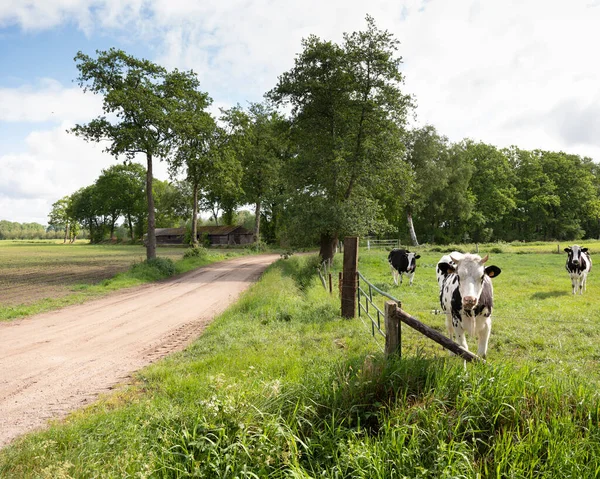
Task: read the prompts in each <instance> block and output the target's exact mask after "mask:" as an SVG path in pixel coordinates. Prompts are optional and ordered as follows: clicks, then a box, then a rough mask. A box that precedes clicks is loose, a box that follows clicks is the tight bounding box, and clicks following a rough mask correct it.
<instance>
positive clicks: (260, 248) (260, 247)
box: [248, 241, 267, 253]
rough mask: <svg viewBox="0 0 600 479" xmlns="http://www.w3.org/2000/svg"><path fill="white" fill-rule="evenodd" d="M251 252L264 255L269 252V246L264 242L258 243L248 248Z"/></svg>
mask: <svg viewBox="0 0 600 479" xmlns="http://www.w3.org/2000/svg"><path fill="white" fill-rule="evenodd" d="M248 249H249V250H250V251H254V252H255V253H264V252H265V251H267V244H266V243H263V242H262V241H257V242H256V243H252V244H251V245H249V246H248Z"/></svg>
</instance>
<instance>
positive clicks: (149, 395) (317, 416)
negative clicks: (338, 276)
mask: <svg viewBox="0 0 600 479" xmlns="http://www.w3.org/2000/svg"><path fill="white" fill-rule="evenodd" d="M385 256H386V254H385V252H381V251H379V252H368V254H366V253H365V252H361V256H360V260H359V265H360V268H361V271H365V272H366V275H367V277H371V276H372V277H374V278H375V280H376V281H378V282H380V283H381V284H382V285H384V286H390V284H392V283H391V274H390V273H389V268H387V264H385V263H383V265H382V259H383V260H385ZM438 257H439V254H438V253H437V252H436V253H435V254H433V253H432V254H431V255H429V253H425V254H424V257H422V258H421V260H420V263H419V267H418V270H417V276H416V277H415V284H414V285H413V287H412V288H408V286H407V285H406V284H405V285H402V286H400V287H397V288H396V290H395V291H394V292H393V293H392V294H395V295H396V296H398V297H402V299H403V305H404V304H406V308H405V309H406V310H407V311H409V312H410V311H411V307H413V308H415V309H416V308H417V305H419V304H420V305H422V306H420V307H424V306H423V305H426V306H427V308H429V307H432V308H434V307H435V301H433V300H432V301H431V303H430V302H429V299H428V297H427V296H426V294H429V293H430V292H431V291H430V289H431V284H430V281H429V279H428V277H429V276H431V275H432V276H433V283H435V274H434V270H433V269H431V267H429V266H427V265H428V264H435V261H436V260H437V258H438ZM524 258H525V260H524ZM559 259H560V258H558V256H557V257H556V258H555V259H553V258H547V259H546V258H544V257H543V256H539V255H524V256H519V257H517V256H516V255H514V256H513V257H511V256H509V255H498V256H493V257H492V259H491V260H490V261H491V262H493V263H494V264H497V265H498V266H500V267H501V268H503V274H502V275H500V276H499V277H498V278H497V279H495V280H494V281H495V283H494V284H495V287H496V295H497V296H498V307H497V309H498V315H499V316H500V311H503V313H502V314H503V318H502V320H500V319H499V320H498V321H496V323H495V324H494V327H493V329H492V339H493V342H492V344H491V346H490V357H489V361H488V363H487V364H479V365H468V366H466V367H465V365H463V362H462V361H460V360H458V359H457V358H455V357H449V356H448V355H447V354H445V353H443V352H442V351H440V350H439V349H438V348H432V347H429V346H428V345H425V344H420V345H415V344H413V342H414V341H413V340H412V337H411V335H410V332H409V331H407V329H408V328H403V353H404V356H403V358H402V359H395V360H390V361H387V362H386V361H384V359H383V357H382V355H381V354H380V353H378V352H376V351H377V348H376V347H375V345H374V344H373V340H372V339H370V338H369V334H370V332H369V331H368V330H367V329H366V328H365V327H364V325H363V324H362V323H361V322H360V321H356V320H344V319H341V318H340V317H339V315H338V312H339V298H337V296H336V295H333V296H330V295H329V294H328V293H326V292H325V290H324V289H323V287H322V286H321V284H320V282H319V280H318V279H317V278H315V277H314V272H315V269H314V268H315V264H316V260H315V259H314V257H307V256H302V257H296V256H294V257H292V258H291V259H289V260H287V261H279V262H278V263H276V264H275V265H273V266H272V267H271V268H270V269H269V270H268V271H267V272H266V273H265V275H264V276H263V278H262V279H261V281H260V282H259V283H257V284H256V285H254V286H253V287H252V288H251V289H250V290H249V291H247V292H246V293H245V294H244V295H243V296H242V298H241V300H240V301H239V302H238V303H237V304H236V305H234V306H233V307H231V308H229V309H228V310H227V311H226V312H225V313H224V314H223V315H221V316H220V317H219V318H217V319H216V320H215V321H214V322H213V323H212V324H211V325H210V326H209V327H208V328H207V330H206V331H205V332H204V333H203V335H202V336H201V337H200V338H199V339H198V340H197V341H196V342H195V343H194V344H193V345H192V346H190V347H189V348H188V349H186V350H185V351H183V352H181V353H177V354H175V355H173V356H171V357H169V358H167V359H165V360H163V361H159V362H157V363H156V364H154V365H152V366H150V367H148V368H145V369H143V370H142V371H140V372H139V373H138V374H137V375H136V377H135V381H134V383H133V384H132V385H130V386H128V387H126V388H124V389H122V390H120V391H119V392H118V393H117V394H114V395H110V396H105V397H104V398H102V399H101V400H100V401H98V402H97V403H96V404H94V405H93V406H91V407H88V408H86V409H84V410H82V411H78V412H76V413H74V414H72V415H71V416H70V417H69V418H67V419H66V420H64V421H61V422H57V423H55V424H54V425H53V426H52V427H51V428H50V429H48V430H46V431H43V432H39V433H35V434H31V435H28V436H25V437H24V438H22V439H20V440H18V441H16V442H15V443H14V444H13V445H11V446H9V447H7V448H5V449H4V450H3V451H2V452H1V453H0V476H2V477H7V478H13V477H18V478H28V477H81V478H83V477H86V478H87V477H115V478H116V477H161V478H162V477H166V478H171V477H172V478H180V477H211V478H212V477H215V478H221V477H222V478H225V477H227V478H229V477H231V478H234V477H253V478H257V477H258V478H262V477H273V478H290V477H296V478H309V477H323V478H332V479H333V478H365V479H366V478H369V479H371V478H382V479H383V478H393V477H411V478H456V477H467V478H477V477H499V478H500V477H511V478H530V477H545V478H557V479H558V478H567V477H571V478H582V477H596V476H597V475H598V471H600V429H599V421H600V417H599V412H600V398H599V396H598V393H597V392H596V391H597V387H596V386H595V384H594V383H597V379H598V373H597V372H593V373H592V372H591V370H590V371H589V377H587V378H586V377H585V376H582V375H578V374H572V370H571V369H569V368H553V367H549V366H553V365H552V363H551V362H547V361H539V360H538V359H539V357H538V356H537V355H539V354H542V353H541V352H540V351H538V350H536V351H533V352H532V351H531V350H532V349H536V348H535V346H534V344H535V343H536V341H541V340H542V338H543V337H544V334H543V333H544V330H545V329H544V328H549V327H550V326H549V325H552V324H553V323H548V324H546V323H544V327H540V331H539V332H538V331H535V330H533V332H532V329H531V327H530V325H527V324H525V325H523V326H522V328H521V330H520V334H522V336H519V338H520V339H519V340H520V342H521V344H522V346H523V348H522V349H517V350H515V349H513V348H514V346H513V345H512V343H506V344H504V343H503V342H502V341H500V340H499V339H500V338H504V339H503V341H506V338H505V336H507V335H509V332H510V331H509V330H511V328H512V329H514V328H517V327H518V325H519V322H520V321H521V319H520V313H521V312H524V313H525V314H529V313H531V310H530V309H529V306H528V304H527V302H528V301H529V300H531V296H532V294H536V293H538V292H540V290H541V292H542V293H544V291H546V290H548V291H550V292H552V291H559V289H558V288H564V287H566V288H567V289H568V291H570V285H569V284H567V285H566V286H565V285H564V278H563V279H562V281H559V280H558V279H557V280H556V281H557V282H556V284H554V282H553V281H551V280H550V279H548V281H549V282H543V281H542V282H541V283H539V284H535V285H534V284H532V285H528V286H523V285H522V284H521V282H518V281H517V280H516V279H513V276H512V275H513V274H515V273H517V272H522V271H529V272H533V271H535V272H536V274H539V275H540V276H541V275H544V274H549V273H550V272H553V271H554V267H555V263H554V261H555V260H559ZM540 260H542V261H540ZM522 261H525V262H522ZM561 261H562V260H561ZM337 266H338V267H339V264H337ZM520 268H522V269H520ZM428 270H429V271H428ZM561 273H562V274H564V276H566V273H564V271H563V272H561ZM557 276H558V275H557ZM503 277H504V281H505V283H502V282H500V280H501V279H502V278H503ZM590 279H591V277H590ZM596 287H597V286H596V285H595V282H591V283H590V285H589V288H588V293H587V294H588V296H592V294H593V293H592V291H594V289H593V288H596ZM384 289H394V288H391V287H390V288H387V287H386V288H384ZM536 289H537V291H536ZM525 290H526V291H525ZM517 293H519V294H520V296H519V294H517ZM569 294H570V293H569ZM502 295H505V296H508V297H506V298H504V299H502V300H501V299H500V297H501V296H502ZM514 296H516V298H515V297H514ZM434 297H435V296H434ZM585 298H586V296H583V297H577V298H572V297H571V296H563V295H556V296H553V295H550V296H548V297H547V298H546V297H542V298H541V299H539V301H540V302H542V304H541V305H540V307H541V308H543V309H544V311H546V314H550V313H551V310H552V309H553V308H551V307H547V305H546V304H545V303H544V301H550V302H555V303H557V304H556V305H555V307H556V308H558V309H559V310H561V311H568V310H569V308H572V309H576V310H577V309H581V308H576V307H573V306H574V305H577V304H580V303H578V302H577V301H578V300H582V299H585ZM509 299H510V301H509ZM562 301H565V304H564V305H563V304H560V303H561V302H562ZM591 304H592V306H591V307H593V308H595V307H596V306H595V302H593V301H591ZM515 312H519V315H517V314H515ZM508 314H515V317H514V318H510V317H508ZM574 314H577V311H575V312H574ZM429 319H430V320H431V321H430V322H431V323H433V324H435V323H440V324H442V325H443V318H442V317H441V316H432V317H430V318H429ZM529 319H530V322H532V323H535V321H536V319H535V318H529ZM579 319H581V317H579ZM501 324H503V326H502V327H501V326H500V325H501ZM518 334H519V333H518V332H517V333H515V337H516V336H517V335H518ZM551 334H552V333H551ZM583 336H584V334H583V333H582V334H581V335H579V334H573V335H572V336H571V338H570V341H571V342H572V343H573V347H572V350H569V351H563V352H564V353H565V356H564V359H565V360H567V361H570V360H571V358H570V357H569V355H579V357H580V359H581V360H584V359H585V355H586V351H587V349H586V348H587V346H583V347H582V346H580V345H578V343H580V342H582V339H583ZM502 344H504V347H501V345H502ZM550 349H551V348H550ZM555 353H556V352H554V351H552V352H551V354H555ZM590 379H591V381H590Z"/></svg>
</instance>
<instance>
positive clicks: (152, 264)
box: [131, 258, 176, 281]
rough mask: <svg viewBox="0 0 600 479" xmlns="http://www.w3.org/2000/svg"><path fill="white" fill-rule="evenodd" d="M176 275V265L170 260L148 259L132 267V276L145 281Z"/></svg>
mask: <svg viewBox="0 0 600 479" xmlns="http://www.w3.org/2000/svg"><path fill="white" fill-rule="evenodd" d="M175 273H176V270H175V263H174V262H173V260H172V259H170V258H154V259H147V260H145V261H142V262H141V263H136V264H134V265H133V266H132V267H131V274H132V275H133V276H134V277H138V278H141V279H144V280H150V281H155V280H157V279H163V278H168V277H169V276H173V275H174V274H175Z"/></svg>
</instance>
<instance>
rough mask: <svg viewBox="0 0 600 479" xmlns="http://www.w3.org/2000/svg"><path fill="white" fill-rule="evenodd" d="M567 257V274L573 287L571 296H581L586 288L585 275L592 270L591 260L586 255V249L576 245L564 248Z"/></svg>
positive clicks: (588, 255) (587, 254)
mask: <svg viewBox="0 0 600 479" xmlns="http://www.w3.org/2000/svg"><path fill="white" fill-rule="evenodd" d="M565 252H566V253H567V254H568V256H567V265H566V268H567V272H568V273H569V276H570V277H571V285H572V286H573V294H577V291H579V294H583V292H584V291H585V287H586V285H585V284H586V282H587V275H588V273H589V272H590V271H591V270H592V258H590V254H589V253H588V249H587V248H583V247H581V246H578V245H576V244H575V245H573V246H571V247H569V248H565Z"/></svg>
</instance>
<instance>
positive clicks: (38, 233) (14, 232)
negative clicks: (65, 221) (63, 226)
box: [0, 220, 62, 240]
mask: <svg viewBox="0 0 600 479" xmlns="http://www.w3.org/2000/svg"><path fill="white" fill-rule="evenodd" d="M61 234H62V233H61V231H56V230H54V228H46V227H45V226H44V225H42V224H40V223H17V222H15V221H7V220H0V240H15V239H57V238H60V237H61Z"/></svg>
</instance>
